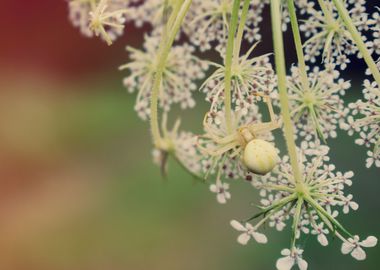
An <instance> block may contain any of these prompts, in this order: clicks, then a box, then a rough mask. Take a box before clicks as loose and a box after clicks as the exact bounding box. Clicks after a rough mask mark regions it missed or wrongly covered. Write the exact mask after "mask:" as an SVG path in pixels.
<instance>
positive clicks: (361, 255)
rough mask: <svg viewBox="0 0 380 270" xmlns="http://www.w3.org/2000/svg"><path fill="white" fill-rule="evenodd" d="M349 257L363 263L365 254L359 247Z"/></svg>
mask: <svg viewBox="0 0 380 270" xmlns="http://www.w3.org/2000/svg"><path fill="white" fill-rule="evenodd" d="M351 255H352V257H354V258H355V259H357V260H358V261H363V260H365V258H366V257H367V256H366V254H365V252H364V250H363V249H362V248H361V247H356V248H355V249H354V250H353V251H352V253H351Z"/></svg>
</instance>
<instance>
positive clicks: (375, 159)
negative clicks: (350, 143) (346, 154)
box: [366, 151, 380, 168]
mask: <svg viewBox="0 0 380 270" xmlns="http://www.w3.org/2000/svg"><path fill="white" fill-rule="evenodd" d="M367 155H368V158H367V160H366V167H367V168H370V167H371V166H372V165H373V164H375V166H376V167H378V168H380V151H379V153H377V154H375V153H374V152H372V151H368V152H367Z"/></svg>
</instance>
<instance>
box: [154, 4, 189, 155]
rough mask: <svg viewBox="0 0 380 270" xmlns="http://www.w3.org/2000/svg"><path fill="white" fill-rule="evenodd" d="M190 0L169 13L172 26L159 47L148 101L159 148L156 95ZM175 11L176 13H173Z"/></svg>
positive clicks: (159, 135)
mask: <svg viewBox="0 0 380 270" xmlns="http://www.w3.org/2000/svg"><path fill="white" fill-rule="evenodd" d="M191 3H192V0H185V1H184V2H183V4H182V5H181V8H178V9H175V10H174V11H173V13H172V14H171V15H170V18H169V20H168V21H169V22H173V26H172V27H171V28H170V25H169V27H168V30H169V33H168V35H167V36H163V37H162V40H161V44H160V48H159V59H158V63H157V69H156V72H155V76H154V81H153V87H152V94H151V103H150V126H151V133H152V137H153V143H154V145H155V146H156V147H157V148H160V145H161V142H162V137H161V132H160V128H159V123H158V96H159V92H160V89H161V82H162V76H163V73H164V70H165V66H166V60H167V58H168V55H169V52H170V49H171V48H172V45H173V42H174V39H175V37H176V36H177V34H178V31H179V29H180V27H181V25H182V22H183V19H184V18H185V16H186V14H187V12H188V10H189V8H190V5H191ZM174 12H176V13H174Z"/></svg>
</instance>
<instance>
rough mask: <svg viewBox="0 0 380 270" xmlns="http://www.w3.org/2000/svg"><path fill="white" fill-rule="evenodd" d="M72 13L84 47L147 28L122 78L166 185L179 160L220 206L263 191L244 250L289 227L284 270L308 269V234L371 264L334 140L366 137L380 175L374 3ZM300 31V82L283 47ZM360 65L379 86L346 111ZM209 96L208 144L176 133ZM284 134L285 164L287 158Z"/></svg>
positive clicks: (150, 1)
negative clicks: (351, 227)
mask: <svg viewBox="0 0 380 270" xmlns="http://www.w3.org/2000/svg"><path fill="white" fill-rule="evenodd" d="M68 2H69V3H68V4H69V10H70V19H71V21H72V23H73V25H74V26H76V27H78V28H79V29H80V31H81V32H82V33H83V34H84V35H85V36H89V37H91V36H94V35H95V36H100V37H101V39H103V40H104V41H106V42H107V43H108V44H111V43H112V42H113V41H114V40H115V39H116V38H117V37H119V36H120V35H121V34H122V33H123V29H124V26H125V24H126V23H128V22H133V23H134V25H135V27H139V28H140V29H141V31H143V30H144V31H145V30H146V33H145V36H144V43H143V45H142V46H141V48H132V47H130V46H127V49H126V50H127V53H128V58H129V62H128V63H126V64H125V65H123V66H121V67H120V69H121V70H123V71H124V70H125V72H126V77H125V78H124V85H125V87H126V88H127V90H128V91H129V92H130V93H137V97H136V103H135V110H136V112H137V114H138V116H139V117H140V118H141V119H142V120H145V121H149V123H150V130H151V134H152V139H153V148H154V150H153V159H154V162H155V163H156V164H157V165H158V166H160V168H161V171H162V174H163V175H167V173H168V172H167V167H168V160H169V159H170V158H172V159H173V160H175V161H176V162H178V163H179V164H180V165H181V166H182V167H183V168H184V170H186V171H187V172H188V173H189V174H190V175H192V176H193V177H195V178H197V179H200V180H201V181H203V182H206V181H207V182H210V183H209V185H208V186H209V189H210V191H211V192H212V193H214V194H215V195H216V199H217V201H218V202H219V203H220V204H225V203H227V202H228V201H229V200H230V199H231V198H232V195H231V192H230V185H231V184H235V183H237V184H238V183H240V181H238V180H239V179H243V180H245V182H248V183H249V186H250V187H251V188H255V189H257V190H259V194H260V199H259V201H260V206H259V211H258V213H256V214H254V215H253V216H252V217H250V218H248V219H246V220H242V221H237V220H232V221H231V226H232V227H233V228H234V229H236V230H237V231H239V236H238V239H237V241H238V242H239V243H240V244H242V245H246V244H247V243H248V242H249V241H250V240H251V239H253V240H254V241H256V242H257V243H260V244H265V243H267V242H268V239H269V237H267V236H266V235H265V234H264V227H270V228H274V229H275V230H277V231H284V228H285V227H286V226H290V227H291V231H292V235H291V244H290V247H288V248H285V249H283V250H282V251H281V258H280V259H278V261H277V263H276V267H277V269H278V270H290V269H291V268H292V267H293V266H298V268H299V269H301V270H306V269H307V268H308V263H307V261H306V260H305V259H304V257H305V255H307V251H306V249H305V246H304V245H302V246H301V245H300V243H301V242H305V240H307V239H309V238H310V236H315V239H316V241H318V242H319V243H320V244H321V245H322V246H328V245H329V243H330V239H332V238H337V239H339V240H340V241H342V247H341V251H342V253H343V254H351V255H352V257H353V258H355V259H357V260H364V259H365V258H366V253H365V249H364V248H369V247H374V246H375V245H376V244H377V238H376V237H374V236H369V237H367V238H365V239H361V238H359V236H357V235H356V234H352V233H351V232H350V231H348V230H347V229H346V228H345V227H344V226H343V225H342V224H341V223H340V222H339V221H338V217H339V214H340V213H343V214H348V213H351V212H352V211H355V210H357V209H358V207H359V205H358V203H356V202H355V201H354V200H353V195H352V194H350V193H347V191H346V190H345V188H346V187H347V186H351V185H352V184H353V176H354V173H353V172H352V171H348V172H341V171H339V170H338V169H337V168H336V167H335V166H334V165H333V164H331V163H330V158H329V156H328V154H329V151H330V150H329V149H330V148H329V145H328V143H333V140H329V139H332V138H337V137H338V135H339V129H342V130H345V131H347V132H348V134H349V135H353V134H354V133H357V134H358V136H359V138H357V139H356V140H355V142H356V143H357V144H359V145H364V146H365V147H367V148H368V152H367V154H368V157H367V159H366V165H367V167H368V168H369V167H372V166H373V167H377V168H379V167H380V87H379V85H380V61H379V62H377V61H376V60H378V59H377V58H379V56H380V12H379V11H375V12H372V14H370V12H371V11H372V9H368V8H369V4H368V3H367V2H368V1H365V0H359V1H358V0H318V1H311V0H293V1H290V0H143V1H142V0H68ZM269 6H270V9H269ZM267 10H269V11H270V15H271V16H270V17H271V20H272V22H271V24H269V22H268V21H267V18H266V16H265V15H264V14H266V11H267ZM265 25H271V27H272V34H273V51H268V50H267V49H266V48H271V46H270V45H269V46H267V44H266V40H262V39H263V36H266V35H264V34H263V32H262V31H261V29H260V28H261V27H263V26H265ZM142 26H144V27H142ZM290 29H291V32H292V37H293V41H294V46H293V43H291V44H286V49H287V50H288V48H291V49H293V47H294V49H295V51H296V55H297V62H296V63H294V64H293V65H292V67H291V68H290V70H289V72H288V70H287V69H286V60H287V59H286V55H287V53H288V51H287V50H286V51H285V46H284V38H283V36H284V35H285V34H288V32H290V31H289V30H290ZM261 44H264V45H265V46H261ZM292 46H293V47H292ZM260 47H261V48H262V49H265V50H266V51H264V52H263V53H261V52H260V50H259V49H260ZM210 51H212V52H215V53H214V54H206V53H205V52H210ZM209 55H213V56H216V57H213V58H211V59H209V58H207V56H209ZM354 57H356V58H357V59H359V60H363V61H364V62H365V63H366V65H367V68H366V69H364V70H363V71H362V74H361V75H362V76H363V77H365V76H371V77H373V80H372V78H371V79H369V78H366V79H365V81H364V90H363V91H362V93H363V98H362V99H360V100H357V101H354V102H351V103H350V104H349V105H347V103H346V102H345V97H346V92H348V90H349V89H350V88H351V82H350V81H347V80H346V79H344V78H346V75H347V73H346V72H349V71H350V70H351V68H352V65H351V62H352V59H353V58H354ZM348 74H349V73H348ZM353 85H355V84H354V83H353ZM197 90H199V91H197ZM351 91H352V90H351ZM198 93H199V94H200V95H204V99H205V100H206V103H207V104H208V109H207V111H205V117H204V119H203V122H202V121H200V122H202V123H203V131H202V132H201V134H198V135H195V134H194V133H192V132H188V131H182V130H180V120H177V121H176V122H175V123H174V126H173V128H172V129H170V130H169V129H168V128H167V122H168V118H169V113H171V112H172V110H171V109H172V107H173V106H174V105H176V106H178V107H179V109H181V110H184V109H192V108H194V107H196V105H197V104H196V102H195V101H196V99H197V98H196V96H197V94H198ZM263 107H266V109H263ZM279 112H281V113H279ZM178 119H179V117H178ZM280 129H282V131H283V134H284V137H285V142H286V146H287V150H288V153H287V154H285V153H281V152H280V151H279V150H278V148H277V146H278V145H279V144H278V140H277V139H278V138H277V137H276V136H275V135H276V134H275V133H274V131H275V130H280ZM345 151H353V150H351V148H350V147H349V146H347V149H345ZM375 169H376V168H375ZM233 196H235V195H233ZM266 225H267V226H266ZM304 250H305V251H304Z"/></svg>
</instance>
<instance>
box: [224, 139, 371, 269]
mask: <svg viewBox="0 0 380 270" xmlns="http://www.w3.org/2000/svg"><path fill="white" fill-rule="evenodd" d="M328 152H329V148H328V147H327V146H323V145H319V146H314V147H313V148H311V147H310V144H308V143H304V144H303V145H302V148H301V149H300V150H299V155H298V156H299V159H300V162H299V167H300V168H301V172H302V184H300V183H298V182H296V181H297V180H296V179H295V178H294V176H293V174H292V169H291V166H290V164H289V157H288V156H284V157H283V158H282V161H281V162H280V164H279V166H278V167H277V168H276V169H275V170H273V172H272V173H271V174H269V175H267V176H264V177H261V178H255V180H254V181H252V184H253V185H254V186H255V187H256V188H258V189H260V190H261V193H260V195H261V197H262V199H261V200H260V203H261V207H260V209H261V211H260V212H259V213H258V214H255V215H254V216H253V217H251V218H249V219H247V220H246V221H244V223H245V225H244V226H243V225H242V224H241V223H239V222H238V221H236V220H233V221H232V222H231V225H232V226H233V227H234V228H235V229H236V230H238V231H241V232H242V234H241V235H240V236H239V238H238V242H239V243H241V244H243V245H245V244H246V243H247V242H248V240H249V239H250V238H251V237H252V238H253V239H255V240H256V241H257V242H258V243H266V242H267V238H266V236H265V235H263V234H262V233H259V232H258V230H259V229H262V227H263V225H264V224H265V223H268V224H269V227H273V228H275V229H276V230H278V231H282V230H283V229H284V228H285V226H286V225H287V223H291V224H292V231H293V235H292V241H291V247H290V249H284V250H283V251H282V252H281V254H282V255H284V256H285V257H284V258H281V259H279V260H278V261H277V268H278V269H279V270H282V269H284V270H285V269H290V268H291V267H292V266H293V264H295V263H298V265H299V268H300V269H306V268H307V263H306V261H305V260H304V259H302V257H301V255H302V253H303V251H302V250H300V249H299V248H298V246H297V242H299V241H300V240H301V239H302V237H303V236H304V235H314V236H315V237H316V238H317V241H318V242H319V243H320V244H321V245H322V246H327V245H328V244H329V241H328V237H329V236H330V237H334V236H336V237H337V238H339V239H340V240H341V241H342V253H343V254H348V253H350V254H351V255H352V256H353V257H354V258H355V259H357V260H363V259H364V258H365V251H364V250H363V249H362V247H373V246H375V245H376V242H377V240H376V238H375V237H373V236H370V237H368V238H367V240H364V241H363V242H359V237H358V236H353V235H352V234H351V233H349V232H348V231H347V230H346V229H345V228H344V227H343V226H342V225H341V224H340V223H339V222H338V221H337V217H338V215H339V212H343V213H344V214H348V213H349V212H350V211H351V210H357V209H358V207H359V206H358V204H357V203H356V202H354V201H353V200H352V199H353V196H352V195H351V194H348V195H346V194H345V192H344V188H345V187H346V186H351V185H352V177H353V175H354V174H353V172H352V171H349V172H345V173H343V172H339V171H336V169H335V166H334V165H332V164H329V157H328ZM299 193H302V194H303V196H302V197H300V196H299ZM339 210H340V211H339ZM260 217H261V218H262V219H261V220H260V221H258V222H257V223H256V224H255V225H254V226H253V225H251V224H250V223H249V222H250V221H252V220H254V219H257V218H260Z"/></svg>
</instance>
